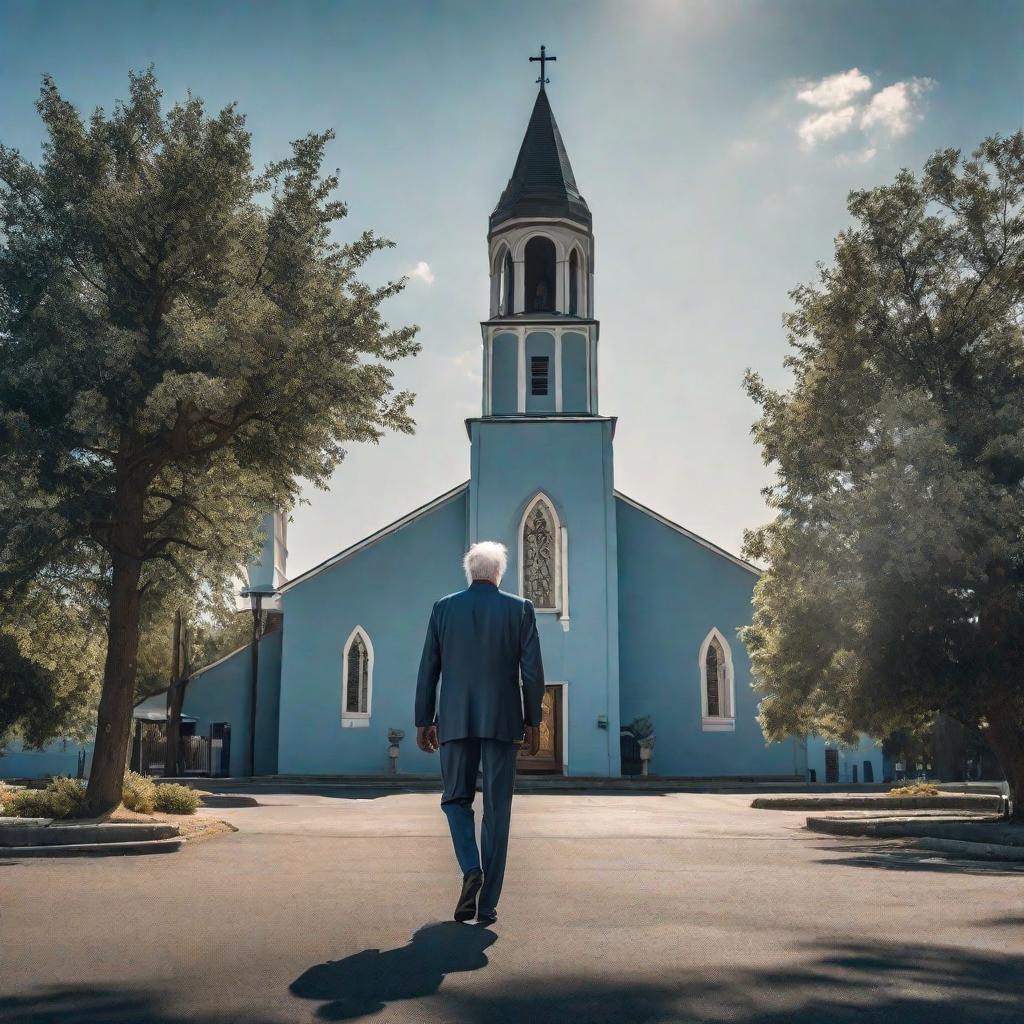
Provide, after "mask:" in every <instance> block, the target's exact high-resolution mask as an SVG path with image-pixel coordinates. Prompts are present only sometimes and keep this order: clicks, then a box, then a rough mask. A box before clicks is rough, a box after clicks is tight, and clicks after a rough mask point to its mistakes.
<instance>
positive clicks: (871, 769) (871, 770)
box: [864, 761, 875, 782]
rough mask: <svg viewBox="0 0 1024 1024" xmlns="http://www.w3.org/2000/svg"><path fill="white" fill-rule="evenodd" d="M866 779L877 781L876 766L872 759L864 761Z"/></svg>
mask: <svg viewBox="0 0 1024 1024" xmlns="http://www.w3.org/2000/svg"><path fill="white" fill-rule="evenodd" d="M864 781H865V782H874V781H875V766H874V765H873V764H872V763H871V762H870V761H865V762H864Z"/></svg>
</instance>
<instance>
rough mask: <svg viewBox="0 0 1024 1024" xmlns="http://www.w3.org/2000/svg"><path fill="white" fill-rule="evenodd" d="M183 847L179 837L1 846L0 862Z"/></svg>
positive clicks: (153, 851) (131, 853)
mask: <svg viewBox="0 0 1024 1024" xmlns="http://www.w3.org/2000/svg"><path fill="white" fill-rule="evenodd" d="M184 845H185V840H184V839H183V838H181V837H180V836H176V837H175V838H173V839H142V840H138V841H129V842H119V843H69V844H66V845H63V846H57V845H50V846H2V847H0V861H2V860H4V859H5V858H10V857H17V858H27V857H111V856H114V857H118V856H134V855H139V854H152V853H174V852H175V851H176V850H180V849H181V847H182V846H184Z"/></svg>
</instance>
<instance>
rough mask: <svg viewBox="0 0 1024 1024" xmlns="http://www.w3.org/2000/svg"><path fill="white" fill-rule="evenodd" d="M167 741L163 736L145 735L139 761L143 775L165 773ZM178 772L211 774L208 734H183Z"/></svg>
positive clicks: (179, 744)
mask: <svg viewBox="0 0 1024 1024" xmlns="http://www.w3.org/2000/svg"><path fill="white" fill-rule="evenodd" d="M166 759H167V741H166V740H165V739H164V737H163V736H144V737H143V739H142V748H141V757H140V758H139V759H138V761H137V762H135V763H137V764H138V765H139V770H140V771H141V772H142V774H143V775H163V774H164V767H165V764H166ZM178 772H179V773H180V774H181V775H209V774H210V740H209V737H207V736H182V737H180V738H179V740H178Z"/></svg>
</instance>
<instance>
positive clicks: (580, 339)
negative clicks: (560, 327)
mask: <svg viewBox="0 0 1024 1024" xmlns="http://www.w3.org/2000/svg"><path fill="white" fill-rule="evenodd" d="M587 411H588V410H587V339H586V337H584V335H582V334H569V333H566V334H563V335H562V412H564V413H573V412H587Z"/></svg>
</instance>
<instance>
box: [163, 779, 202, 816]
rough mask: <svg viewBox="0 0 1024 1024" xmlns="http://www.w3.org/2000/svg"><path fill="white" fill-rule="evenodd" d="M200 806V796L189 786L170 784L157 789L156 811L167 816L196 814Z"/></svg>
mask: <svg viewBox="0 0 1024 1024" xmlns="http://www.w3.org/2000/svg"><path fill="white" fill-rule="evenodd" d="M199 804H200V797H199V794H198V793H196V791H195V790H193V789H189V787H188V786H181V785H179V784H178V783H176V782H168V783H166V784H165V785H161V786H157V787H156V809H157V810H158V811H163V812H164V813H165V814H195V812H196V808H197V807H198V806H199Z"/></svg>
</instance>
